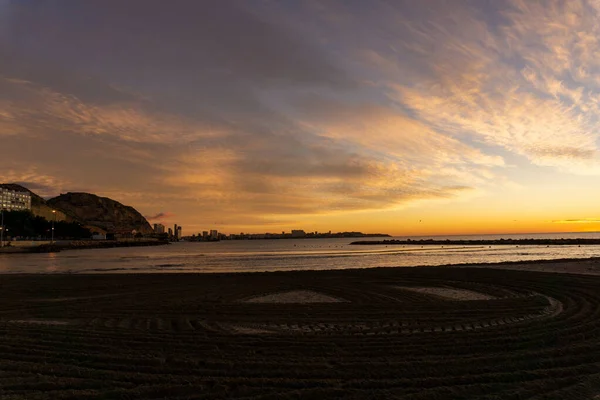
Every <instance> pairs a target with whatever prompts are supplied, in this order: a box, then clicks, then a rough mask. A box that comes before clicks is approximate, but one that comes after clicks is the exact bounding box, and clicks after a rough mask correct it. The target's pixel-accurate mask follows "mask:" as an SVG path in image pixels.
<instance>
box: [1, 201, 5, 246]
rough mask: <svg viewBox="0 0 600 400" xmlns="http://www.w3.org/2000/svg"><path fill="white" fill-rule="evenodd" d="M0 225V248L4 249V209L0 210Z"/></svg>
mask: <svg viewBox="0 0 600 400" xmlns="http://www.w3.org/2000/svg"><path fill="white" fill-rule="evenodd" d="M0 215H2V223H0V247H4V208H2V209H0Z"/></svg>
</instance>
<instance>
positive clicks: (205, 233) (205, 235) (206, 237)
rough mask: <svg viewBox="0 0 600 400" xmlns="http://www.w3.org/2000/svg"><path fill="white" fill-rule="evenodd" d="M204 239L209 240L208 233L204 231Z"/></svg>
mask: <svg viewBox="0 0 600 400" xmlns="http://www.w3.org/2000/svg"><path fill="white" fill-rule="evenodd" d="M202 239H204V240H207V239H208V231H202Z"/></svg>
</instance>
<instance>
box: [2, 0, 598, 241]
mask: <svg viewBox="0 0 600 400" xmlns="http://www.w3.org/2000/svg"><path fill="white" fill-rule="evenodd" d="M599 21H600V5H598V3H597V2H594V1H591V0H590V1H587V0H581V1H580V0H572V1H554V0H548V1H524V0H499V1H462V2H451V1H442V0H439V1H433V0H432V1H423V2H413V1H383V0H381V1H379V0H375V1H369V2H359V1H309V2H292V1H279V2H263V1H258V0H257V1H247V2H240V1H219V2H193V1H174V2H169V3H165V2H163V1H158V0H144V1H142V0H130V1H127V2H118V1H114V0H103V1H99V0H91V1H86V2H68V1H63V0H56V1H52V2H44V1H39V0H32V1H28V2H21V1H14V0H0V143H2V144H1V146H2V153H3V156H2V158H0V169H1V170H2V171H3V181H4V182H16V183H21V184H23V185H25V186H27V187H28V188H30V189H31V190H33V191H34V192H36V193H39V194H40V195H42V196H44V197H48V196H54V195H57V194H59V193H61V192H65V191H81V192H89V193H96V194H98V195H100V196H106V197H110V198H113V199H115V200H117V201H119V202H121V203H123V204H126V205H131V206H133V207H135V208H136V209H137V210H139V211H140V212H141V213H142V214H143V215H144V216H146V217H147V218H148V220H149V222H150V224H154V223H161V224H164V225H165V226H173V224H174V223H178V222H181V223H182V224H183V226H185V229H186V232H188V233H192V232H196V233H198V232H202V230H203V229H205V228H207V227H210V229H216V230H218V231H219V232H221V231H223V232H230V233H232V232H248V233H260V232H269V231H272V232H281V231H282V230H289V229H295V228H291V227H302V228H303V229H306V230H307V231H328V230H334V231H339V232H342V231H354V230H358V231H362V232H381V233H388V234H390V235H448V234H493V233H526V232H527V233H529V232H578V231H599V230H600V213H599V212H598V207H597V199H598V198H600V185H598V184H597V183H598V179H599V175H600V157H599V155H600V154H599V152H598V149H599V146H600V79H599V78H598V77H599V76H600V75H599V73H600V62H599V61H598V60H597V59H596V57H595V54H596V53H598V52H599V51H600V39H598V38H599V37H600V22H599ZM107 27H110V29H108V28H107Z"/></svg>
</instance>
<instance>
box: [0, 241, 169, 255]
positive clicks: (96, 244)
mask: <svg viewBox="0 0 600 400" xmlns="http://www.w3.org/2000/svg"><path fill="white" fill-rule="evenodd" d="M168 244H169V242H168V241H164V240H139V241H133V240H132V241H120V240H103V241H92V240H75V241H72V242H69V243H55V244H41V245H38V246H26V247H13V246H6V247H3V248H0V254H28V253H57V252H59V251H64V250H84V249H110V248H115V247H145V246H163V245H168Z"/></svg>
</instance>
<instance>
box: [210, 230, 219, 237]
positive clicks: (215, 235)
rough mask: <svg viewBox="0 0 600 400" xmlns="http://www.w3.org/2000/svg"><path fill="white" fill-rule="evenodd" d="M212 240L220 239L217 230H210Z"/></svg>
mask: <svg viewBox="0 0 600 400" xmlns="http://www.w3.org/2000/svg"><path fill="white" fill-rule="evenodd" d="M210 238H211V239H218V238H219V232H218V231H217V230H216V229H211V230H210Z"/></svg>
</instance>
